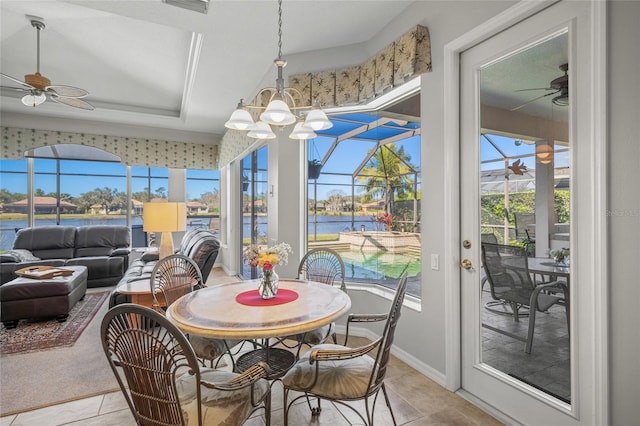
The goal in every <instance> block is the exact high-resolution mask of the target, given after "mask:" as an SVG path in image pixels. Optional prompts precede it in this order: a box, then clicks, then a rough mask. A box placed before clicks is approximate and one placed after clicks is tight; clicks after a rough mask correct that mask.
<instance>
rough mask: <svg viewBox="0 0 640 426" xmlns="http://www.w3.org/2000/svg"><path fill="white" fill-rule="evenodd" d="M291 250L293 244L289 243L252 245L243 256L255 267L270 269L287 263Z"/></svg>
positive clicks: (246, 261)
mask: <svg viewBox="0 0 640 426" xmlns="http://www.w3.org/2000/svg"><path fill="white" fill-rule="evenodd" d="M291 252H292V250H291V246H290V245H289V244H287V243H278V244H276V245H274V246H271V247H262V246H255V245H251V246H249V247H247V249H246V250H245V251H244V254H243V256H242V258H243V259H244V261H245V263H247V264H248V265H250V266H252V267H254V268H256V267H257V268H261V269H263V270H269V271H270V270H272V269H273V267H274V266H275V265H286V264H287V263H288V262H289V253H291Z"/></svg>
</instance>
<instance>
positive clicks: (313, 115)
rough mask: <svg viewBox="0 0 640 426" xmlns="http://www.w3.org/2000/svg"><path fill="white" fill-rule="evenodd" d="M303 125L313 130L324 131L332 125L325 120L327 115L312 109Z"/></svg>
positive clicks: (319, 110)
mask: <svg viewBox="0 0 640 426" xmlns="http://www.w3.org/2000/svg"><path fill="white" fill-rule="evenodd" d="M304 125H305V126H306V127H309V128H311V129H313V130H325V129H330V128H331V127H333V123H332V122H331V121H329V119H328V118H327V114H325V113H324V111H322V110H321V109H317V108H314V109H312V110H311V111H309V113H308V114H307V118H306V119H305V120H304Z"/></svg>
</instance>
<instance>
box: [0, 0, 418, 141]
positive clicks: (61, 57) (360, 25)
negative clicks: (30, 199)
mask: <svg viewBox="0 0 640 426" xmlns="http://www.w3.org/2000/svg"><path fill="white" fill-rule="evenodd" d="M410 3H411V2H409V1H313V0H298V1H292V0H285V1H284V2H283V28H282V31H283V35H282V37H283V40H282V41H283V46H282V50H283V56H284V58H285V59H287V55H293V54H297V53H301V52H307V51H314V50H319V49H326V48H331V47H336V46H345V45H352V44H357V43H362V42H366V41H368V40H370V39H371V38H372V37H374V36H375V35H376V33H377V32H378V31H379V30H380V29H381V28H384V27H385V26H386V25H387V24H388V23H389V22H391V21H392V20H393V19H394V18H395V17H396V16H398V15H399V14H400V13H401V12H402V11H403V10H404V9H405V8H406V7H407V6H408V5H409V4H410ZM277 10H278V6H277V2H276V1H275V0H269V1H266V0H262V1H243V0H233V1H220V0H212V3H211V5H210V7H209V11H208V13H207V14H201V13H197V12H193V11H189V10H185V9H181V8H177V7H175V6H171V5H168V4H166V3H163V2H162V1H161V0H82V1H80V0H76V1H62V0H46V1H30V0H29V1H27V0H2V2H0V13H1V21H0V23H1V27H2V28H1V44H0V54H1V63H0V70H1V72H2V73H4V74H7V75H10V76H12V77H15V78H17V79H19V80H23V79H24V75H25V74H32V73H35V71H36V30H35V28H33V27H32V26H31V24H30V22H29V19H28V18H27V17H26V15H32V16H38V17H41V18H43V19H44V21H45V25H46V28H45V29H44V30H42V31H41V39H40V40H41V58H40V72H41V74H42V75H44V76H46V77H47V78H49V79H50V80H51V82H52V84H54V85H56V84H58V85H70V86H76V87H80V88H83V89H85V90H87V91H89V96H88V97H87V98H85V100H86V101H88V102H89V103H91V104H92V105H94V106H95V110H94V111H84V110H80V109H76V108H71V107H69V106H66V105H61V104H57V103H55V102H51V101H49V100H48V101H46V102H45V103H43V104H42V105H39V106H37V107H26V106H24V105H23V104H22V103H21V102H20V97H21V96H22V93H19V92H16V91H11V90H6V89H3V90H2V98H1V99H0V100H1V104H0V108H1V109H0V112H1V113H2V114H4V116H5V118H6V117H9V116H13V115H15V114H28V115H29V116H30V117H33V118H37V117H40V116H47V117H56V118H59V117H62V118H72V119H80V120H91V121H98V122H108V123H121V124H126V125H139V126H151V127H160V128H166V129H173V130H181V131H191V132H203V133H216V134H222V133H224V130H225V129H224V122H225V121H226V120H227V118H228V116H229V115H230V114H231V112H232V111H233V110H234V109H235V106H236V104H237V102H238V100H239V99H240V98H241V97H243V98H251V97H252V96H253V95H254V94H255V93H256V91H257V90H258V89H259V88H260V87H261V82H263V81H265V79H267V80H266V81H269V85H273V84H274V83H275V77H276V75H275V74H276V73H275V67H274V66H273V60H274V59H275V58H276V56H277V53H278V46H277ZM306 71H316V70H313V69H310V70H306ZM285 74H286V68H285ZM285 79H286V75H285ZM2 85H3V86H14V87H15V86H17V85H16V84H15V83H14V82H12V81H11V80H8V79H5V78H3V79H2ZM6 113H10V115H7V114H6ZM11 113H13V115H11Z"/></svg>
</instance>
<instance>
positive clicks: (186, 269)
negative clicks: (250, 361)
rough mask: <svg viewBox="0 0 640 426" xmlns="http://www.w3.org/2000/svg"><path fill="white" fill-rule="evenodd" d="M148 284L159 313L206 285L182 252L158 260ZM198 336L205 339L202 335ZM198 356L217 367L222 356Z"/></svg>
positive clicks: (226, 346) (226, 344) (226, 347)
mask: <svg viewBox="0 0 640 426" xmlns="http://www.w3.org/2000/svg"><path fill="white" fill-rule="evenodd" d="M149 285H150V286H151V294H152V295H153V309H155V310H156V311H158V312H161V313H164V309H166V307H168V306H169V305H171V304H172V303H173V302H175V301H176V300H178V299H179V298H180V297H182V296H184V295H185V294H188V293H191V292H192V291H195V290H199V289H201V288H205V287H206V285H205V283H204V280H203V277H202V273H201V272H200V268H199V267H198V264H197V263H196V262H195V261H194V260H193V259H191V258H190V257H188V256H185V255H183V254H172V255H170V256H167V257H165V258H162V259H160V260H158V262H157V263H156V264H155V266H154V267H153V271H152V272H151V278H150V279H149ZM199 338H202V339H206V338H204V337H199ZM213 340H217V339H213ZM222 342H223V344H224V347H225V352H226V353H227V354H228V355H229V357H230V358H231V364H232V365H231V366H232V367H233V368H234V369H235V360H234V358H233V355H234V354H232V352H231V347H230V345H229V343H228V342H227V341H226V340H222ZM232 343H233V344H232V345H231V346H235V345H236V344H237V343H239V342H232ZM238 351H240V349H238ZM200 358H201V359H203V360H207V361H209V362H210V363H211V366H212V367H213V366H216V367H217V366H218V365H219V363H220V361H221V359H222V356H218V357H216V358H214V359H210V358H207V357H206V356H204V355H202V354H200ZM214 361H215V364H214ZM203 362H204V361H203Z"/></svg>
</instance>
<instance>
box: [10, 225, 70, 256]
mask: <svg viewBox="0 0 640 426" xmlns="http://www.w3.org/2000/svg"><path fill="white" fill-rule="evenodd" d="M75 240H76V228H75V227H73V226H38V227H35V228H23V229H21V230H19V231H18V232H17V233H16V239H15V241H14V242H13V249H14V250H15V249H25V250H29V251H31V253H33V255H34V256H35V257H38V258H40V259H70V258H72V257H74V247H75Z"/></svg>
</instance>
